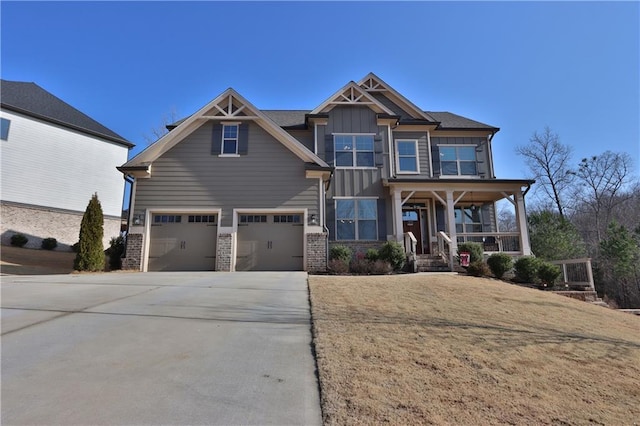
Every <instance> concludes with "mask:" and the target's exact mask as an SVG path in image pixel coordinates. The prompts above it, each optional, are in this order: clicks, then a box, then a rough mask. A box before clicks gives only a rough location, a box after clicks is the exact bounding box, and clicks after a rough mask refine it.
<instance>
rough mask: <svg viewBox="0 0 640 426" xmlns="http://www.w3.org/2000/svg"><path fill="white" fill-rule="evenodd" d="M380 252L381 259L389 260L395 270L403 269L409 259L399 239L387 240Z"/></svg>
mask: <svg viewBox="0 0 640 426" xmlns="http://www.w3.org/2000/svg"><path fill="white" fill-rule="evenodd" d="M378 254H379V256H378V257H379V259H380V260H384V261H386V262H389V264H390V265H391V267H392V268H393V269H394V270H395V271H398V270H400V269H402V267H403V266H404V263H405V261H406V260H407V257H406V255H405V254H404V248H403V247H402V244H400V243H399V242H397V241H387V242H386V243H384V244H383V246H382V248H381V249H380V251H379V252H378Z"/></svg>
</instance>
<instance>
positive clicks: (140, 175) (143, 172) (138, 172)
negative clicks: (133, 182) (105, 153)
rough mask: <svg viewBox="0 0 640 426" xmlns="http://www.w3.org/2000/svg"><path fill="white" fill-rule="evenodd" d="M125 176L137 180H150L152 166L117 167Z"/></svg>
mask: <svg viewBox="0 0 640 426" xmlns="http://www.w3.org/2000/svg"><path fill="white" fill-rule="evenodd" d="M116 169H118V171H119V172H120V173H122V174H124V175H125V176H132V177H134V178H136V179H149V178H150V177H151V164H143V165H140V166H120V167H116Z"/></svg>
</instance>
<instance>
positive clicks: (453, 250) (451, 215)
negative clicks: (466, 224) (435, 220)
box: [447, 190, 458, 269]
mask: <svg viewBox="0 0 640 426" xmlns="http://www.w3.org/2000/svg"><path fill="white" fill-rule="evenodd" d="M454 210H455V203H454V201H453V191H450V190H447V226H448V228H449V238H451V247H450V250H449V267H451V268H452V269H453V259H454V256H455V255H456V254H457V253H458V236H457V234H456V215H455V211H454Z"/></svg>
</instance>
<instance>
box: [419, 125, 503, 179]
mask: <svg viewBox="0 0 640 426" xmlns="http://www.w3.org/2000/svg"><path fill="white" fill-rule="evenodd" d="M486 142H487V138H483V137H441V136H433V135H432V136H431V157H432V160H433V176H434V177H436V176H440V150H439V148H438V145H475V146H476V163H477V167H478V176H480V178H482V179H490V178H491V173H490V170H489V152H488V150H487V143H486Z"/></svg>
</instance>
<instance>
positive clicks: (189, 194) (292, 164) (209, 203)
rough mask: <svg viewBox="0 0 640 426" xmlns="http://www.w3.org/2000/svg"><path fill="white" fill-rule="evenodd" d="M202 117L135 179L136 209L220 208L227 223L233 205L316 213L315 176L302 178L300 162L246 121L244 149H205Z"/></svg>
mask: <svg viewBox="0 0 640 426" xmlns="http://www.w3.org/2000/svg"><path fill="white" fill-rule="evenodd" d="M211 145H212V124H211V123H207V124H204V125H203V126H202V127H200V128H199V129H198V130H196V131H195V132H193V133H192V134H191V135H189V136H188V137H187V138H185V139H184V140H183V141H182V142H180V143H179V144H178V145H176V146H175V147H173V148H172V149H170V150H169V151H167V152H166V153H165V154H163V155H162V156H161V157H160V158H158V159H157V160H156V161H155V162H154V163H153V165H152V169H151V176H152V177H151V178H150V179H139V180H138V183H137V190H136V194H135V206H134V208H135V209H136V210H142V209H148V208H154V207H156V208H157V207H161V208H168V207H171V208H174V207H176V208H199V207H202V208H221V209H222V217H221V219H222V220H221V225H222V226H231V225H232V219H233V216H232V214H233V209H234V208H265V209H266V208H292V209H300V208H307V209H309V214H318V197H319V193H318V180H317V179H306V178H305V168H304V162H303V161H302V160H301V159H299V158H298V157H296V156H295V155H294V154H293V153H292V152H291V151H289V150H288V149H287V148H286V147H285V146H284V145H282V144H281V143H280V142H278V141H277V140H275V139H274V138H273V137H272V136H270V135H269V134H267V133H266V132H265V131H264V130H263V129H262V128H261V127H259V126H258V125H256V124H254V123H251V124H249V146H248V154H247V155H243V156H240V157H218V156H217V155H212V154H211Z"/></svg>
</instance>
